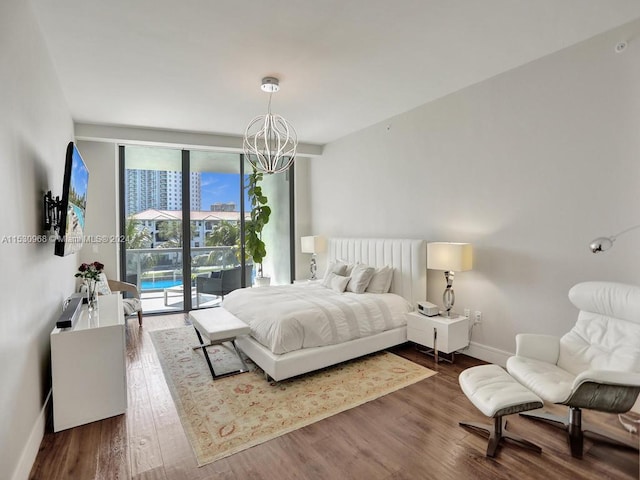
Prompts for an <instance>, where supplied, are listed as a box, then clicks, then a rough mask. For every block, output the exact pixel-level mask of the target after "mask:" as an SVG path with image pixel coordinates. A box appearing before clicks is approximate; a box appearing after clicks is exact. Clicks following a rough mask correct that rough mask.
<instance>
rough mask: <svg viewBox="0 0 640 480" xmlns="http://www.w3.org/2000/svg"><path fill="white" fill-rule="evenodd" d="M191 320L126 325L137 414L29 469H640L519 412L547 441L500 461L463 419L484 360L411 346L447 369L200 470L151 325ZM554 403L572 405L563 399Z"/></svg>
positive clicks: (81, 431) (448, 473)
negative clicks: (464, 374)
mask: <svg viewBox="0 0 640 480" xmlns="http://www.w3.org/2000/svg"><path fill="white" fill-rule="evenodd" d="M186 324H188V320H187V317H186V316H185V315H183V314H177V315H167V316H158V317H147V318H145V323H144V327H143V328H138V324H137V320H136V319H131V320H130V321H129V322H128V325H127V369H128V370H127V374H128V392H129V393H128V394H129V405H128V411H127V413H126V415H120V416H117V417H113V418H109V419H106V420H103V421H99V422H94V423H91V424H88V425H84V426H81V427H77V428H73V429H69V430H66V431H62V432H59V433H55V434H54V433H53V432H52V431H51V430H50V428H49V430H48V431H47V433H46V434H45V437H44V439H43V442H42V445H41V447H40V451H39V453H38V457H37V459H36V461H35V464H34V465H33V469H32V471H31V476H30V478H32V479H39V480H40V479H41V480H55V479H73V480H85V479H86V480H89V479H109V480H111V479H129V478H131V479H136V480H137V479H163V480H178V479H180V480H182V479H189V480H200V479H212V478H216V479H217V478H220V479H274V478H279V479H330V478H340V479H347V478H352V479H389V480H390V479H423V478H438V479H442V480H446V479H451V480H453V479H467V478H473V479H501V478H504V479H507V478H520V479H524V478H527V479H529V478H530V479H544V480H550V479H571V480H573V479H577V478H580V479H599V480H600V479H605V478H610V479H637V478H639V466H638V463H639V462H638V453H637V452H633V451H630V450H625V449H616V448H612V447H607V446H603V445H593V444H592V443H591V442H589V441H586V443H585V455H584V458H583V459H582V460H576V459H574V458H572V457H571V455H570V454H569V451H568V446H567V444H566V440H565V438H564V435H563V433H562V432H561V431H559V430H556V429H555V428H553V427H551V426H548V425H544V424H541V423H538V422H533V421H531V420H527V419H524V418H520V417H518V416H517V415H512V416H511V417H509V427H508V428H509V429H510V430H512V431H513V432H515V433H518V434H520V435H522V436H524V437H525V438H527V439H529V440H531V441H532V442H534V443H537V444H538V445H540V446H541V447H542V449H543V452H542V454H536V453H534V452H531V451H528V450H524V449H521V448H519V447H516V446H512V445H506V446H502V447H500V449H499V450H498V455H497V457H496V458H495V459H491V458H487V457H485V455H484V452H485V450H486V445H487V442H486V439H485V438H483V437H482V436H480V435H477V434H474V433H472V432H470V431H468V430H466V429H464V428H462V427H460V426H458V421H460V420H475V421H488V420H489V419H486V418H485V417H483V415H482V414H481V413H479V412H478V411H477V410H476V409H475V407H474V406H473V405H472V404H471V403H470V402H469V400H468V399H467V398H466V397H465V396H464V394H463V393H462V392H461V391H460V388H459V386H458V380H457V378H458V374H459V373H460V372H461V371H462V370H463V369H465V368H468V367H470V366H473V365H477V364H480V363H482V362H480V361H478V360H475V359H473V358H471V357H467V356H464V355H459V356H457V358H456V362H455V363H454V364H453V365H450V364H447V363H440V364H439V365H437V366H436V365H434V362H433V359H432V358H430V357H427V356H425V355H423V354H421V353H419V352H417V351H415V349H414V348H413V347H412V346H410V345H404V346H401V347H398V348H396V349H394V352H395V353H397V354H399V355H402V356H404V357H406V358H409V359H411V360H413V361H415V362H417V363H420V364H423V365H425V366H426V367H428V368H431V369H434V370H437V371H438V372H439V373H438V375H434V376H433V377H431V378H428V379H425V380H423V381H421V382H418V383H417V384H414V385H411V386H409V387H407V388H404V389H402V390H399V391H397V392H394V393H391V394H389V395H386V396H384V397H381V398H378V399H376V400H374V401H372V402H369V403H366V404H364V405H362V406H360V407H357V408H354V409H351V410H348V411H346V412H343V413H340V414H338V415H335V416H333V417H330V418H328V419H325V420H322V421H320V422H317V423H314V424H312V425H309V426H308V427H305V428H302V429H299V430H296V431H294V432H292V433H289V434H287V435H283V436H281V437H278V438H276V439H274V440H271V441H268V442H266V443H263V444H261V445H258V446H256V447H253V448H250V449H248V450H245V451H243V452H240V453H237V454H235V455H232V456H231V457H227V458H224V459H222V460H219V461H217V462H214V463H212V464H209V465H206V466H204V467H200V468H198V467H197V466H196V461H195V457H194V455H193V453H192V450H191V446H190V445H189V442H188V440H187V438H186V436H185V434H184V431H183V430H182V426H181V424H180V419H179V418H178V414H177V413H176V410H175V407H174V405H173V401H172V399H171V395H170V393H169V390H168V388H167V385H166V382H165V380H164V376H163V373H162V369H161V368H160V365H159V363H158V360H157V357H156V355H155V351H154V348H153V345H152V343H151V339H150V337H149V335H148V332H149V331H150V330H156V329H164V328H173V327H179V326H182V325H186ZM552 409H553V410H557V411H558V412H563V411H564V409H562V408H558V407H555V406H553V408H552ZM584 420H585V421H593V422H594V423H598V424H600V425H601V426H604V427H607V428H608V429H611V430H615V431H617V432H621V433H624V430H622V428H621V427H619V425H618V423H617V418H616V416H615V415H604V414H595V413H593V412H584Z"/></svg>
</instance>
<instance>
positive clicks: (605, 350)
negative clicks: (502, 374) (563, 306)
mask: <svg viewBox="0 0 640 480" xmlns="http://www.w3.org/2000/svg"><path fill="white" fill-rule="evenodd" d="M569 299H570V300H571V302H572V303H573V304H574V305H575V306H576V307H577V308H578V309H579V310H580V312H579V313H578V320H577V322H576V324H575V325H574V326H573V328H572V329H571V331H570V332H569V333H567V334H565V335H564V336H563V337H562V338H557V337H553V336H550V335H532V334H521V335H518V336H517V337H516V355H515V356H514V357H511V358H509V359H508V360H507V370H508V372H509V374H511V376H512V377H514V378H515V379H516V380H518V381H519V382H520V383H522V384H523V385H524V386H526V387H527V388H529V389H530V390H532V391H533V392H534V393H536V394H537V395H538V396H540V397H541V398H542V399H543V400H544V401H545V402H550V403H556V404H561V405H567V406H568V407H569V416H568V418H567V419H565V418H562V417H558V416H556V415H551V414H548V413H546V412H545V413H535V412H531V413H529V412H527V413H522V414H521V415H523V416H527V417H532V418H537V419H539V420H543V421H546V422H549V423H552V424H554V425H556V426H560V427H563V428H564V429H565V430H566V431H567V434H568V440H569V445H570V448H571V455H572V456H574V457H577V458H581V457H582V450H583V438H584V435H587V436H588V437H590V438H593V439H594V440H596V441H603V442H606V443H611V444H614V445H620V446H627V447H631V448H635V449H636V450H637V449H638V439H637V437H636V438H625V437H621V438H619V439H614V438H611V437H610V436H609V435H608V434H605V432H603V431H601V430H599V429H596V428H593V427H590V426H587V425H583V424H582V410H581V409H583V408H587V409H592V410H598V411H601V412H610V413H624V412H627V411H628V410H630V409H631V407H632V406H633V404H634V403H635V401H636V399H637V397H638V394H639V393H640V287H636V286H632V285H624V284H621V283H614V282H585V283H580V284H578V285H576V286H574V287H573V288H572V289H571V290H570V291H569ZM629 437H630V436H629Z"/></svg>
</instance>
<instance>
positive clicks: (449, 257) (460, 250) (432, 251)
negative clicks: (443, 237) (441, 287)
mask: <svg viewBox="0 0 640 480" xmlns="http://www.w3.org/2000/svg"><path fill="white" fill-rule="evenodd" d="M427 268H428V269H430V270H444V271H447V272H464V271H465V270H471V269H472V268H473V247H472V246H471V244H470V243H450V242H432V243H429V244H427Z"/></svg>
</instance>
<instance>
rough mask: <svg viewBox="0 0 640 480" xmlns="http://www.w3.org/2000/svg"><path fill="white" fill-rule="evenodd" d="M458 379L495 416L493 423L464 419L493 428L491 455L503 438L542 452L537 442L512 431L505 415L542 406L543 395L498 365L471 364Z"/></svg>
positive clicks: (473, 425) (484, 410) (478, 405)
mask: <svg viewBox="0 0 640 480" xmlns="http://www.w3.org/2000/svg"><path fill="white" fill-rule="evenodd" d="M458 381H459V382H460V387H461V388H462V391H463V392H464V394H465V395H466V396H467V397H468V398H469V400H471V403H473V404H474V405H475V406H476V408H478V410H480V411H481V412H482V413H483V414H485V415H486V416H487V417H492V418H493V419H494V423H493V427H492V426H491V425H486V424H482V423H476V422H460V425H462V426H464V427H471V428H473V429H479V430H482V431H485V432H489V445H488V446H487V456H488V457H493V456H495V453H496V449H497V448H498V445H499V444H500V440H502V439H503V438H504V439H509V440H511V441H513V442H515V443H516V444H518V445H520V446H522V447H525V448H529V449H531V450H535V451H536V452H538V453H540V452H542V449H541V448H540V447H538V446H537V445H535V444H533V443H531V442H529V441H527V440H525V439H523V438H522V437H520V436H519V435H516V434H514V433H511V432H508V431H507V426H506V421H505V422H503V419H502V417H503V416H505V415H511V414H514V413H519V412H525V411H527V410H533V409H534V408H541V407H542V406H543V402H542V400H541V399H540V397H538V396H537V395H536V394H535V393H533V392H532V391H530V390H528V389H527V388H525V387H523V386H522V385H521V384H520V383H518V382H517V381H516V380H515V379H513V378H512V377H511V375H509V374H508V373H507V372H506V371H505V370H504V369H503V368H501V367H499V366H498V365H480V366H478V367H471V368H468V369H466V370H464V371H463V372H462V373H461V374H460V376H459V377H458Z"/></svg>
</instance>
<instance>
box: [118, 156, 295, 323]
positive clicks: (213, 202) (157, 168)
mask: <svg viewBox="0 0 640 480" xmlns="http://www.w3.org/2000/svg"><path fill="white" fill-rule="evenodd" d="M120 165H121V180H120V181H121V190H122V192H121V201H122V205H121V215H122V220H121V224H122V228H123V231H124V232H125V238H126V243H125V248H123V250H122V259H121V265H122V271H123V272H126V275H124V276H125V278H126V280H127V281H129V282H131V283H135V284H136V285H138V288H139V289H140V291H141V294H142V295H141V296H142V302H143V311H144V312H145V313H152V312H167V311H184V310H191V309H195V308H206V307H211V306H216V305H219V304H220V302H221V300H222V299H223V297H224V295H226V294H227V293H229V292H230V291H232V290H234V289H235V288H243V287H250V286H251V285H252V284H253V279H254V277H255V275H256V270H257V269H256V266H254V264H253V259H252V258H251V256H250V255H248V254H246V252H245V250H244V243H243V241H244V231H245V226H246V225H247V223H248V222H250V214H251V202H250V201H249V198H248V196H247V190H246V184H247V175H248V174H249V173H251V171H252V168H251V165H250V164H249V163H248V162H246V161H243V157H242V155H241V154H236V153H227V152H214V151H197V150H192V151H187V150H177V149H169V148H159V147H146V146H121V147H120ZM261 184H262V188H263V192H264V194H265V195H266V196H267V198H268V201H269V206H270V208H271V210H272V215H271V217H270V220H269V223H268V224H267V226H266V227H265V229H264V231H263V240H264V242H265V244H266V249H267V256H266V257H265V259H264V261H263V265H262V266H263V271H264V272H265V275H268V276H269V277H271V283H272V284H285V283H289V282H290V281H291V278H292V275H291V272H292V270H293V269H292V261H293V260H292V255H291V252H292V249H291V245H292V243H291V242H292V224H291V218H292V216H291V210H292V204H291V198H292V189H293V185H292V182H291V181H290V172H287V173H281V174H275V175H265V176H264V178H263V180H262V182H261ZM185 239H188V241H185ZM187 260H188V261H187Z"/></svg>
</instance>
